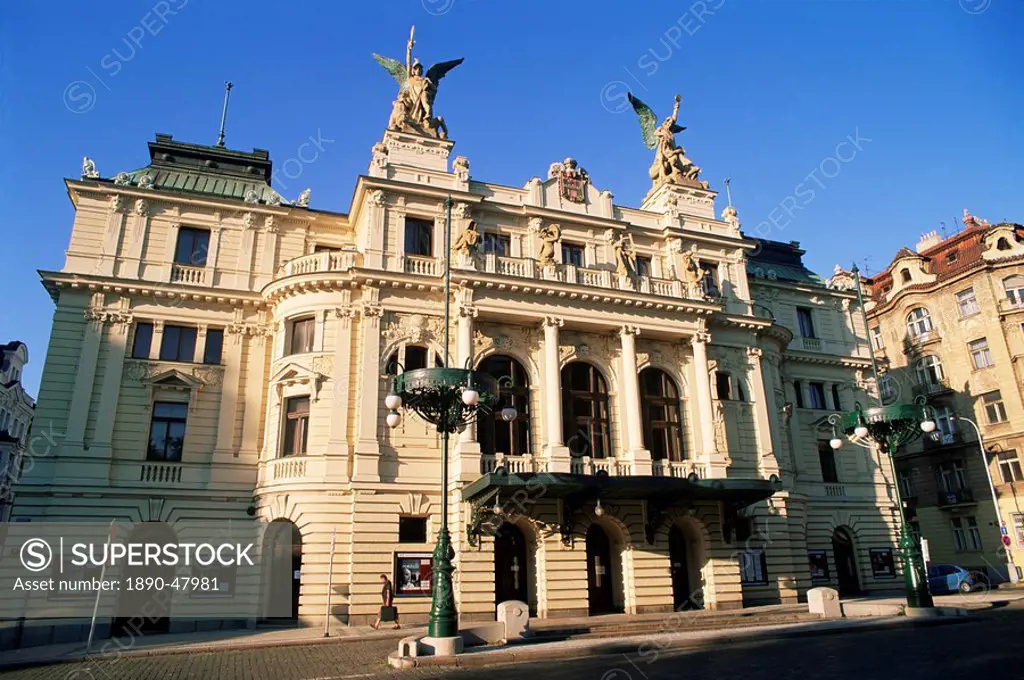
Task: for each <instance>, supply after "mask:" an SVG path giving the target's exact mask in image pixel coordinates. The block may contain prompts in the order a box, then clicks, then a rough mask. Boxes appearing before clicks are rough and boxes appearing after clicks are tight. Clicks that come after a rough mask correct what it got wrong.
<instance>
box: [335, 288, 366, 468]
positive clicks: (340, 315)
mask: <svg viewBox="0 0 1024 680" xmlns="http://www.w3.org/2000/svg"><path fill="white" fill-rule="evenodd" d="M344 295H346V296H347V295H348V292H347V291H346V292H345V293H344ZM345 302H346V303H347V302H348V300H345ZM333 316H334V319H335V321H334V328H335V331H334V362H333V363H334V376H333V377H332V380H333V381H334V395H333V397H332V399H331V434H330V438H329V439H328V440H327V456H328V457H329V458H330V460H328V461H327V477H328V479H329V480H330V481H346V480H347V479H348V456H349V443H348V421H349V417H350V416H351V413H350V412H349V411H350V407H351V405H353V404H355V403H356V402H355V400H354V399H351V396H352V392H351V390H352V310H351V309H348V308H347V307H344V308H338V309H335V310H334V312H333ZM363 375H366V374H365V373H364V374H363Z"/></svg>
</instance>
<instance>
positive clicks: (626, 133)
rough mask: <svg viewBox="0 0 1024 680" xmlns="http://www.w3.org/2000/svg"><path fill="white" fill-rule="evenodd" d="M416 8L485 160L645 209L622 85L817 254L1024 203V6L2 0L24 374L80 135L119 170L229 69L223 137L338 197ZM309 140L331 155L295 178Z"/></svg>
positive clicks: (463, 128)
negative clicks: (672, 120) (576, 168)
mask: <svg viewBox="0 0 1024 680" xmlns="http://www.w3.org/2000/svg"><path fill="white" fill-rule="evenodd" d="M171 12H174V13H173V14H172V13H171ZM160 15H162V17H161V16H160ZM412 23H415V24H416V29H417V50H416V52H417V56H419V58H420V59H422V60H423V61H424V62H426V63H428V64H430V63H434V62H436V61H442V60H446V59H451V58H455V57H460V56H461V57H465V58H466V62H465V63H464V64H463V65H462V66H461V67H459V68H458V69H457V70H455V71H454V72H452V73H451V74H450V75H449V77H448V78H446V79H445V81H444V83H443V85H442V87H441V92H440V95H439V98H438V101H437V104H436V107H437V110H438V112H439V113H440V114H442V115H444V117H445V119H446V120H447V122H448V125H449V127H450V129H451V137H452V139H454V140H455V141H456V143H457V144H456V153H460V154H465V155H467V156H469V158H470V160H471V163H472V174H473V176H474V177H476V178H478V179H483V180H487V181H493V182H500V183H506V184H512V185H522V184H524V183H525V182H526V181H527V180H529V179H530V177H533V176H543V175H544V173H545V172H546V170H547V167H548V165H549V164H550V163H551V162H553V161H556V160H561V159H562V158H564V157H566V156H570V155H571V156H573V157H575V158H576V159H577V160H578V161H579V162H580V164H581V165H582V166H583V167H585V168H586V169H587V170H588V171H589V173H590V176H591V179H592V181H593V182H594V183H595V184H596V185H597V186H598V187H600V188H608V189H610V190H611V191H612V192H613V193H614V194H615V201H616V202H617V203H621V204H625V205H634V206H635V205H638V204H639V202H640V200H641V199H642V197H643V195H644V193H645V192H646V190H647V188H648V186H649V180H648V178H647V167H648V165H649V163H650V159H651V156H650V152H648V151H647V150H646V149H645V148H644V147H643V145H642V143H641V139H640V134H639V127H638V125H637V122H636V120H635V118H634V117H633V114H632V113H631V112H630V111H628V110H626V111H622V110H621V109H622V105H623V103H624V99H623V95H624V91H625V88H627V87H628V88H630V89H631V90H632V91H633V92H634V93H635V94H636V95H637V96H639V97H640V98H641V99H643V100H645V101H646V102H647V103H648V104H650V105H651V106H652V107H653V108H654V110H655V111H656V112H657V113H658V114H659V116H664V115H666V114H667V113H668V112H669V111H670V110H671V102H672V97H673V96H674V95H675V94H676V93H679V94H681V95H682V96H683V106H682V112H681V116H680V118H681V123H682V124H683V125H686V126H687V128H688V129H687V130H686V132H684V133H683V134H682V135H681V137H680V141H681V142H682V143H683V144H684V145H685V146H686V148H687V151H688V154H689V156H690V157H691V158H692V159H693V160H694V162H696V163H697V164H699V165H700V166H701V167H703V168H704V177H705V179H707V180H708V181H710V182H711V186H712V188H715V189H719V190H722V188H723V187H722V180H723V178H725V177H731V178H732V189H733V196H734V200H735V203H736V206H737V208H738V210H739V213H740V218H741V220H742V221H743V227H744V229H745V230H746V231H748V232H754V231H760V232H761V233H764V234H766V235H767V236H768V237H770V238H777V239H781V240H798V241H800V242H801V243H802V244H803V246H804V247H806V248H807V250H808V255H807V261H808V262H809V264H810V265H811V266H812V267H813V268H815V269H816V270H817V271H819V272H823V273H828V272H829V271H831V268H832V266H833V265H834V264H835V263H837V262H843V263H844V264H848V263H849V262H850V261H851V260H852V259H857V260H858V261H859V262H860V263H861V264H862V265H863V264H864V262H865V260H864V258H868V259H867V266H868V268H869V269H870V270H871V271H876V270H877V269H879V268H881V267H883V266H884V264H885V263H886V262H887V261H888V260H889V258H891V256H892V255H893V254H894V253H895V251H896V249H897V248H898V247H899V246H901V245H911V246H912V245H913V244H914V243H915V242H916V241H917V239H918V237H919V235H920V234H921V232H924V231H928V230H931V229H939V228H940V222H945V223H946V227H947V229H949V230H950V231H952V230H953V229H954V219H955V218H956V217H957V216H958V215H960V212H961V210H962V209H963V208H964V207H967V208H970V209H971V211H972V212H973V213H975V214H977V215H979V216H981V217H985V218H987V219H989V220H990V221H996V220H1003V219H1009V220H1014V221H1024V209H1022V205H1021V203H1022V198H1021V196H1022V193H1021V190H1020V187H1021V186H1022V185H1024V164H1022V163H1021V160H1020V159H1021V158H1022V157H1024V122H1022V121H1024V115H1022V112H1024V88H1022V87H1021V83H1020V74H1021V73H1022V72H1024V69H1022V66H1024V64H1022V61H1024V59H1022V57H1021V51H1020V46H1019V42H1018V41H1019V39H1020V38H1019V36H1020V34H1021V29H1022V28H1024V2H1020V1H1019V0H906V1H896V0H878V1H874V0H771V1H770V0H705V1H704V2H696V3H691V2H690V1H689V0H682V1H675V2H660V1H654V0H651V1H649V2H645V3H635V2H552V1H550V0H549V1H547V2H542V1H534V0H515V1H504V0H388V1H387V2H377V3H355V2H326V1H325V2H293V3H280V2H263V1H262V0H249V1H248V2H245V3H242V2H226V1H225V2H209V1H203V0H166V1H165V2H157V1H156V0H146V1H145V2H135V1H132V2H117V3H79V2H70V1H62V2H50V3H10V4H7V5H6V6H5V8H4V10H3V18H2V19H0V158H2V159H3V162H2V163H0V225H3V229H4V231H5V234H4V236H5V238H4V242H5V243H8V244H12V245H14V244H16V247H17V248H18V252H17V253H16V254H15V255H14V256H13V257H12V256H11V255H9V254H6V255H7V256H6V257H5V258H4V259H5V262H6V263H7V266H6V267H5V268H3V269H2V270H0V286H2V288H3V290H4V291H5V295H4V298H5V309H4V315H3V317H0V319H2V323H0V342H3V341H6V340H7V339H9V338H18V339H21V340H24V341H25V342H27V343H28V345H29V348H30V353H31V363H30V365H29V367H28V370H26V376H25V377H26V382H27V385H28V387H29V389H30V390H31V391H32V392H33V393H35V392H36V391H37V384H38V381H39V378H40V374H41V372H42V365H43V358H44V354H45V348H46V345H47V341H48V336H49V331H50V323H51V317H52V312H53V305H52V303H51V302H50V300H49V297H48V296H47V295H46V293H45V291H44V290H43V288H42V286H41V285H40V284H39V279H38V275H37V274H36V270H37V269H59V268H60V267H61V266H62V264H63V253H64V250H65V248H66V247H67V244H68V235H69V232H70V229H71V223H72V210H71V206H70V203H69V201H68V200H67V195H66V192H65V190H64V187H63V185H62V179H63V178H64V177H77V176H78V174H79V171H80V167H81V160H82V156H83V155H89V156H91V157H92V158H93V159H94V160H95V161H96V163H97V165H98V167H99V170H100V172H101V173H102V174H103V175H104V176H105V177H109V176H113V175H114V174H115V173H116V172H117V171H120V170H129V169H134V168H137V167H140V166H142V165H144V164H145V163H146V161H147V159H148V156H147V150H146V142H148V141H150V140H152V138H153V134H154V133H155V132H166V133H170V134H173V135H174V137H175V138H176V139H181V140H185V141H191V142H199V143H213V142H214V140H215V139H216V134H217V126H218V122H219V116H220V106H221V98H222V94H223V82H224V80H226V79H231V80H232V81H234V83H235V90H234V92H233V94H232V100H231V112H230V117H229V124H228V136H227V141H228V146H230V147H232V148H238V149H245V150H248V149H251V148H253V147H259V148H265V149H269V150H270V151H271V156H272V158H273V159H274V160H275V166H276V167H277V169H278V170H279V175H278V177H279V179H280V180H282V182H283V185H282V184H280V183H279V184H278V185H277V188H278V190H279V191H281V193H283V194H284V195H285V196H286V197H288V198H294V197H295V196H296V195H297V194H298V193H299V191H301V190H302V189H303V188H305V187H311V188H312V190H313V204H314V206H315V207H318V208H322V209H329V210H338V211H345V210H347V208H348V204H349V200H350V198H351V195H352V188H353V185H354V182H355V178H356V175H357V174H359V173H362V172H365V171H366V167H367V164H368V162H369V158H370V147H371V146H372V145H373V143H374V142H375V141H377V140H378V139H379V137H380V135H381V132H382V131H383V128H384V125H385V123H386V122H387V118H388V113H389V110H390V102H391V100H392V98H393V95H394V82H393V81H392V80H391V79H390V77H389V76H388V74H387V73H385V72H384V71H383V70H382V69H381V68H380V67H379V66H378V65H377V64H376V63H375V62H374V61H373V60H372V59H371V57H370V53H371V52H380V53H382V54H385V55H390V56H393V57H395V58H399V59H400V58H402V56H403V53H404V49H405V41H406V38H407V36H408V32H409V25H410V24H412ZM310 136H314V137H320V138H321V139H323V140H324V141H323V142H322V145H323V152H322V153H320V154H318V157H317V159H316V160H315V161H314V162H311V163H304V164H302V166H301V168H299V167H298V165H297V164H296V163H294V162H293V163H291V164H289V166H288V174H290V175H292V177H287V176H285V175H284V174H283V172H284V169H285V165H284V164H285V161H287V160H288V159H289V158H293V157H295V156H296V154H297V149H298V147H299V145H300V144H302V143H303V142H305V141H307V140H308V138H309V137H310ZM851 137H852V138H853V139H855V140H857V143H856V144H852V143H851V142H850V140H849V138H851ZM327 140H331V141H329V142H328V141H327ZM844 140H847V143H846V144H844V145H842V146H840V144H841V143H842V142H843V141H844ZM305 156H306V157H307V158H308V157H309V154H305ZM296 175H298V176H296ZM722 193H723V194H724V191H723V192H722ZM724 206H725V202H724V197H723V199H722V200H721V201H720V202H719V205H718V208H719V210H721V208H723V207H724ZM759 225H760V226H759Z"/></svg>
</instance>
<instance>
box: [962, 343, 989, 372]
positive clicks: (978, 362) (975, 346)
mask: <svg viewBox="0 0 1024 680" xmlns="http://www.w3.org/2000/svg"><path fill="white" fill-rule="evenodd" d="M967 347H968V349H969V350H970V352H971V363H972V364H974V367H975V368H988V367H989V366H991V365H992V364H993V363H995V362H993V361H992V353H991V352H989V351H988V340H987V339H985V338H979V339H977V340H975V341H974V342H969V343H967Z"/></svg>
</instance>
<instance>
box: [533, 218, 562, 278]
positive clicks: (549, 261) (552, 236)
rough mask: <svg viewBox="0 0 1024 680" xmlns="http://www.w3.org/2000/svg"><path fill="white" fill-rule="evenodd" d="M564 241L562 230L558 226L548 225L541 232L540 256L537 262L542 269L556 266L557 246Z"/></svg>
mask: <svg viewBox="0 0 1024 680" xmlns="http://www.w3.org/2000/svg"><path fill="white" fill-rule="evenodd" d="M561 239H562V229H561V227H559V226H558V225H557V224H551V225H548V226H547V227H546V228H544V229H541V230H540V240H541V244H540V256H539V257H538V258H537V260H538V261H539V262H540V266H541V267H553V266H554V265H555V245H556V244H557V243H558V242H559V241H560V240H561Z"/></svg>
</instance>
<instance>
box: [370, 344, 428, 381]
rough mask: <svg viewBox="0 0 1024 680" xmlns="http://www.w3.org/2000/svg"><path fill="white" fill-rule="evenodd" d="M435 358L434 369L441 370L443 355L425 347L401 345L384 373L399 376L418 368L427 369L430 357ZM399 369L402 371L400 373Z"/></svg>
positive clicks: (389, 360) (389, 359)
mask: <svg viewBox="0 0 1024 680" xmlns="http://www.w3.org/2000/svg"><path fill="white" fill-rule="evenodd" d="M431 355H433V357H434V367H435V368H441V355H439V354H438V353H437V352H435V351H433V350H432V349H430V348H428V347H424V346H423V345H413V344H408V345H401V346H399V347H398V349H396V350H395V351H394V352H392V353H391V356H390V357H388V362H387V364H385V366H384V372H385V373H387V374H388V375H398V374H399V372H401V373H405V372H406V371H415V370H416V369H417V368H426V367H427V366H429V365H430V357H431ZM399 368H401V369H402V370H401V371H399Z"/></svg>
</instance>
